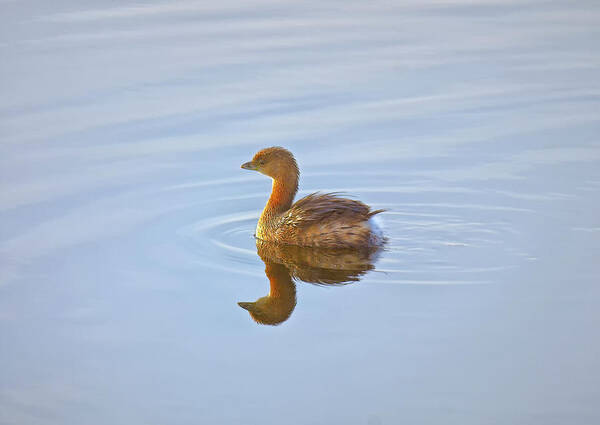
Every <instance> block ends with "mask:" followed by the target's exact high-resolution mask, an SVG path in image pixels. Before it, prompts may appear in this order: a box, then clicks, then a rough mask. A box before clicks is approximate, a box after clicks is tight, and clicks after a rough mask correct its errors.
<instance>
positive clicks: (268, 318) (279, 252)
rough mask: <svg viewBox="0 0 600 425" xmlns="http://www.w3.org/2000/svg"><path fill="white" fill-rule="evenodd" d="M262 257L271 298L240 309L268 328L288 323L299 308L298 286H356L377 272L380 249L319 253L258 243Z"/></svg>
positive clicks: (301, 248) (264, 298)
mask: <svg viewBox="0 0 600 425" xmlns="http://www.w3.org/2000/svg"><path fill="white" fill-rule="evenodd" d="M256 248H257V252H258V255H259V256H260V258H261V259H262V260H263V262H264V263H265V273H266V275H267V278H268V279H269V283H270V290H269V294H268V295H267V296H265V297H262V298H259V299H258V300H256V301H255V302H240V303H238V305H239V306H240V307H242V308H244V309H246V310H248V311H249V312H250V316H252V318H253V319H254V320H255V321H256V322H258V323H261V324H264V325H278V324H280V323H282V322H284V321H286V320H287V319H288V318H289V317H290V315H291V314H292V311H294V307H296V285H295V283H294V280H302V281H304V282H310V283H314V284H318V285H343V284H346V283H351V282H356V281H358V280H360V277H361V276H362V275H363V274H365V273H366V272H367V271H369V270H371V269H373V262H374V261H375V260H376V257H377V254H378V252H379V249H378V248H375V247H374V248H370V249H365V250H360V251H357V250H348V249H345V250H344V249H337V250H333V249H323V248H321V249H318V248H307V247H300V246H294V245H281V244H274V243H271V242H265V241H261V240H260V239H257V240H256Z"/></svg>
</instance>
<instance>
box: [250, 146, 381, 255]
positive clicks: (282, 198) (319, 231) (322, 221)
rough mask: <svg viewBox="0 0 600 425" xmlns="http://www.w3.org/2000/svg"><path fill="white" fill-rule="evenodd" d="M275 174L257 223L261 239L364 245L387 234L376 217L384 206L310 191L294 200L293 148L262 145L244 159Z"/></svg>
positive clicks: (295, 171) (325, 245)
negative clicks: (375, 207) (374, 218)
mask: <svg viewBox="0 0 600 425" xmlns="http://www.w3.org/2000/svg"><path fill="white" fill-rule="evenodd" d="M242 168H244V169H246V170H255V171H258V172H260V173H262V174H265V175H267V176H269V177H271V178H272V179H273V187H272V191H271V196H270V197H269V200H268V202H267V205H265V208H264V210H263V212H262V214H261V215H260V219H259V220H258V224H257V226H256V237H257V238H258V239H261V240H264V241H269V242H278V243H284V244H290V245H300V246H313V247H321V248H351V249H359V248H360V249H364V248H370V247H374V246H380V245H382V244H383V243H384V241H385V239H384V237H383V236H382V234H381V231H380V230H379V229H378V228H377V226H376V225H375V223H373V221H372V219H371V218H372V217H373V216H374V215H375V214H378V213H380V212H382V211H384V210H375V211H371V209H370V207H369V206H368V205H365V204H363V203H362V202H360V201H355V200H352V199H346V198H340V197H339V196H337V195H335V194H333V193H318V192H315V193H311V194H310V195H308V196H306V197H304V198H302V199H300V200H299V201H297V202H296V203H294V204H292V202H293V201H294V197H295V196H296V192H297V191H298V178H299V176H300V171H299V170H298V164H297V163H296V160H295V159H294V156H293V155H292V153H291V152H290V151H288V150H287V149H284V148H282V147H279V146H275V147H271V148H266V149H262V150H260V151H258V152H257V153H256V155H254V158H252V161H250V162H246V163H245V164H242Z"/></svg>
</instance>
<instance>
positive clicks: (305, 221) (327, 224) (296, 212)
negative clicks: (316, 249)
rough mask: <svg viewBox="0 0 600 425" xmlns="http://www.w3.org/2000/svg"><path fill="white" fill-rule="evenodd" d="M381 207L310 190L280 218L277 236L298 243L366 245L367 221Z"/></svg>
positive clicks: (313, 244)
mask: <svg viewBox="0 0 600 425" xmlns="http://www.w3.org/2000/svg"><path fill="white" fill-rule="evenodd" d="M381 211H383V210H376V211H371V209H370V208H369V206H368V205H365V204H363V203H362V202H360V201H356V200H353V199H347V198H341V197H339V196H337V195H336V194H335V193H319V192H315V193H311V194H310V195H308V196H306V197H304V198H302V199H300V200H299V201H298V202H296V203H295V204H294V205H292V207H291V208H290V209H289V210H288V211H287V212H286V213H285V214H284V215H283V216H282V217H281V222H280V225H279V226H278V227H279V230H281V234H280V235H279V236H280V238H281V239H282V240H283V239H287V240H288V241H289V242H290V243H295V244H299V245H310V246H322V247H359V246H365V245H368V244H369V237H370V228H369V226H368V225H367V223H366V222H367V221H368V220H369V218H370V217H372V216H373V215H375V214H377V213H380V212H381Z"/></svg>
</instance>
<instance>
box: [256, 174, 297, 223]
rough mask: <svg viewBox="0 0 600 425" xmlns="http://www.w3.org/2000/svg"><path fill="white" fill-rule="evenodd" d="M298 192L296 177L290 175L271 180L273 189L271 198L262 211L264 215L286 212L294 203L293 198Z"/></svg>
mask: <svg viewBox="0 0 600 425" xmlns="http://www.w3.org/2000/svg"><path fill="white" fill-rule="evenodd" d="M297 191H298V176H297V175H294V174H290V175H288V176H286V177H283V178H273V187H272V189H271V196H270V197H269V200H268V201H267V205H265V209H264V210H263V216H265V215H277V214H281V213H282V212H284V211H287V210H289V209H290V207H291V206H292V202H294V197H295V196H296V192H297Z"/></svg>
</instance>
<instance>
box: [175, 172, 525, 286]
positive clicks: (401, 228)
mask: <svg viewBox="0 0 600 425" xmlns="http://www.w3.org/2000/svg"><path fill="white" fill-rule="evenodd" d="M317 176H318V180H323V179H325V180H326V182H327V183H329V184H328V186H330V184H331V183H332V182H333V183H340V180H342V179H343V178H347V176H345V174H343V173H340V175H336V174H334V173H328V174H327V175H326V176H323V173H319V174H313V175H311V174H309V175H307V176H304V177H305V178H306V179H307V180H308V181H309V182H310V181H311V180H313V179H315V178H316V177H317ZM380 177H381V176H378V175H371V176H368V177H366V178H365V179H364V180H370V181H371V182H372V183H373V184H374V182H375V181H379V183H380V180H381V178H380ZM387 179H388V180H389V177H387ZM227 183H230V182H229V180H227V181H226V182H225V181H214V182H213V184H211V183H208V182H207V183H203V182H200V183H187V184H181V185H178V186H177V187H175V188H171V190H178V191H179V190H183V191H188V190H192V189H194V190H195V191H197V190H198V189H199V188H200V189H202V190H205V191H207V192H211V190H212V191H216V189H215V186H219V188H218V191H219V193H220V195H219V197H212V198H210V201H208V204H207V205H205V208H204V211H211V212H214V211H220V212H222V213H221V214H214V215H209V214H207V216H206V217H203V218H201V219H199V220H195V221H192V222H190V223H187V224H185V225H184V226H182V227H181V228H179V230H178V231H177V233H178V235H179V237H180V238H181V240H182V244H183V245H184V246H185V247H186V249H188V250H190V251H191V252H192V253H193V254H194V255H195V256H196V258H197V262H198V263H199V264H201V265H202V266H205V267H211V268H217V269H220V270H224V271H225V270H226V271H228V272H232V273H241V274H245V275H253V276H264V275H263V274H262V269H263V268H264V266H263V263H262V262H261V261H260V258H259V257H258V255H257V253H256V247H255V241H254V237H253V234H254V229H255V226H256V222H257V220H258V217H259V215H260V211H261V209H262V207H263V204H264V202H265V200H266V199H267V197H268V189H269V185H268V184H267V183H266V182H263V181H261V180H260V179H259V180H256V179H248V180H243V179H237V180H236V186H235V192H236V193H228V192H229V189H227V190H225V191H223V190H222V189H224V188H226V187H227V188H229V187H231V185H227ZM261 186H262V187H261ZM315 190H316V187H315ZM315 190H311V189H307V190H303V191H301V192H300V193H299V196H304V195H305V194H307V193H310V192H313V191H315ZM327 190H329V189H327ZM335 190H336V191H341V192H343V193H345V194H348V195H349V196H352V197H353V198H357V199H361V200H363V201H365V202H367V203H369V204H370V205H372V206H373V207H374V208H385V209H386V212H384V213H383V214H381V215H380V217H379V221H380V223H381V224H382V227H383V229H384V233H385V234H386V236H387V237H388V243H387V245H386V246H385V248H384V250H383V252H382V255H381V256H380V257H379V260H378V262H377V263H376V265H375V266H376V268H375V270H373V271H371V272H370V273H368V274H367V276H365V277H364V279H363V280H364V281H368V282H371V283H395V284H428V285H435V284H437V285H442V284H482V283H492V282H495V281H497V277H498V275H499V274H500V273H502V272H503V271H507V270H511V269H514V268H515V267H518V266H519V264H521V263H523V262H524V261H527V260H528V259H529V260H531V258H530V257H529V255H528V254H527V253H526V252H525V251H522V250H519V249H518V248H517V249H515V247H519V246H522V244H520V243H519V241H518V238H519V232H517V231H516V230H515V229H514V228H513V227H512V225H511V222H514V220H515V219H516V218H515V216H517V218H518V216H520V215H523V214H529V213H530V210H528V209H527V208H523V207H520V206H517V205H514V204H511V203H509V202H506V203H504V204H501V203H498V202H496V203H490V202H478V201H481V200H482V199H483V200H484V201H485V200H486V198H485V194H483V193H481V192H478V191H477V190H474V189H469V190H466V189H464V188H460V187H448V186H440V187H436V186H432V185H419V184H414V185H408V184H407V185H404V186H399V185H396V184H393V185H389V186H381V184H377V185H373V186H361V187H352V186H348V187H345V186H344V185H343V184H340V185H337V184H336V185H335ZM232 191H233V190H232ZM465 197H467V198H468V199H465ZM432 198H434V199H435V200H432ZM480 198H481V199H480ZM404 199H405V201H404ZM499 199H502V198H498V197H495V200H496V201H498V200H499ZM507 199H510V197H508V198H507ZM234 211H238V212H234ZM509 247H512V248H509Z"/></svg>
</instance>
